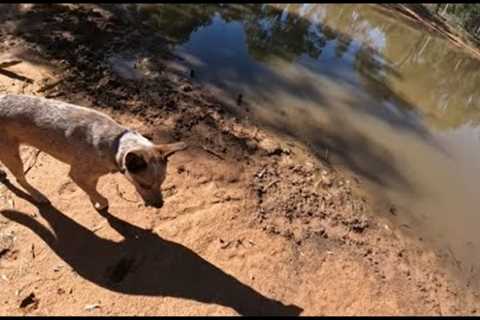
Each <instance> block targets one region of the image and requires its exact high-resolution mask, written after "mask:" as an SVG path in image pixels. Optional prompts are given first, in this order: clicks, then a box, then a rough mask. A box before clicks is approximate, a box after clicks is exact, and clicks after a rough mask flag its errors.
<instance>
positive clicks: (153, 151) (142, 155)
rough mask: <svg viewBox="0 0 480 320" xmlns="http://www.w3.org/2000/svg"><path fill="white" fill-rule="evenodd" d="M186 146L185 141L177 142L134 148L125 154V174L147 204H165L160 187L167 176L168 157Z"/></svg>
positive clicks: (156, 205) (159, 205) (155, 205)
mask: <svg viewBox="0 0 480 320" xmlns="http://www.w3.org/2000/svg"><path fill="white" fill-rule="evenodd" d="M186 147H187V145H186V144H185V143H183V142H177V143H171V144H160V145H154V146H152V147H145V148H139V149H134V150H130V151H128V152H127V153H126V154H125V156H124V158H123V163H124V167H125V169H126V172H125V176H126V177H127V178H128V179H129V180H130V181H131V182H132V183H133V185H134V186H135V188H136V189H137V192H138V193H139V194H140V195H141V196H142V198H143V200H144V201H145V204H147V205H151V206H154V207H156V208H160V207H161V206H162V205H163V197H162V192H161V189H160V188H161V185H162V183H163V182H164V181H165V178H166V172H167V160H168V157H169V156H171V155H172V154H174V153H175V152H177V151H180V150H184V149H185V148H186Z"/></svg>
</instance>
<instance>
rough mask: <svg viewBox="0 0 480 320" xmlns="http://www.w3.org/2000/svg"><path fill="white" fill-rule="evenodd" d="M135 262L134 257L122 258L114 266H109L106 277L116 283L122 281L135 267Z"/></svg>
mask: <svg viewBox="0 0 480 320" xmlns="http://www.w3.org/2000/svg"><path fill="white" fill-rule="evenodd" d="M134 264H135V259H134V258H122V259H121V260H120V261H119V262H118V263H117V264H115V265H114V266H112V267H109V268H107V270H106V273H107V275H106V277H107V278H108V280H110V281H111V282H114V283H119V282H122V281H123V279H125V277H126V276H127V275H128V273H129V272H130V271H132V269H133V265H134Z"/></svg>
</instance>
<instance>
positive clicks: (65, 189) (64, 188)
mask: <svg viewBox="0 0 480 320" xmlns="http://www.w3.org/2000/svg"><path fill="white" fill-rule="evenodd" d="M75 191H76V186H75V184H74V183H73V182H72V181H67V182H65V183H63V184H62V185H61V186H60V188H58V194H59V195H61V196H62V195H64V194H71V193H74V192H75Z"/></svg>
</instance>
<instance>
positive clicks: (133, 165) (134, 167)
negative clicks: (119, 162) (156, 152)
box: [125, 151, 147, 173]
mask: <svg viewBox="0 0 480 320" xmlns="http://www.w3.org/2000/svg"><path fill="white" fill-rule="evenodd" d="M125 167H126V168H127V170H128V171H129V172H132V173H137V172H140V171H142V170H145V169H146V168H147V162H146V161H145V159H144V158H143V155H142V154H141V153H140V152H138V151H130V152H129V153H127V154H126V155H125Z"/></svg>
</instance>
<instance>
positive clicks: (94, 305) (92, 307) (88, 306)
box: [85, 303, 100, 311]
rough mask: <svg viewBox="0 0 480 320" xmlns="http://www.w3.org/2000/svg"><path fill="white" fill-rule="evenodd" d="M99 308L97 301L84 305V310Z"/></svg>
mask: <svg viewBox="0 0 480 320" xmlns="http://www.w3.org/2000/svg"><path fill="white" fill-rule="evenodd" d="M99 308H100V304H98V303H94V304H89V305H86V306H85V310H87V311H92V310H95V309H99Z"/></svg>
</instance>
